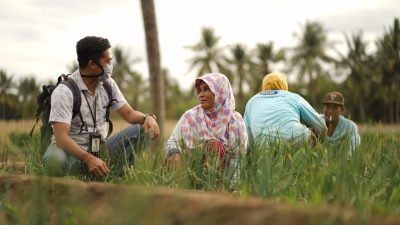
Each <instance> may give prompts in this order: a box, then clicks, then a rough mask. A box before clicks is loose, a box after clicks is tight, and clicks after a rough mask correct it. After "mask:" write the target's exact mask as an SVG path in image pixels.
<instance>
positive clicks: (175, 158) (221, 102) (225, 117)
mask: <svg viewBox="0 0 400 225" xmlns="http://www.w3.org/2000/svg"><path fill="white" fill-rule="evenodd" d="M195 90H196V93H197V96H198V99H199V105H197V106H195V107H193V108H192V109H190V110H188V111H186V112H185V113H184V114H183V115H182V117H181V118H180V119H179V121H178V123H177V125H176V126H175V129H174V130H173V132H172V134H171V136H170V138H169V139H168V141H167V142H166V143H165V153H166V161H167V164H168V165H171V164H177V165H178V167H179V166H180V164H181V163H182V162H181V160H182V159H183V158H184V157H183V155H186V156H188V155H193V154H197V153H199V151H200V154H199V155H200V157H198V159H199V162H200V163H204V161H207V158H209V157H210V156H214V157H215V158H217V159H218V160H220V163H219V164H220V165H219V168H220V169H221V170H223V171H227V172H228V175H229V174H230V176H231V177H233V179H232V181H233V182H234V181H237V179H238V177H239V169H238V167H239V165H238V158H239V155H240V154H241V153H244V152H245V150H246V145H247V132H246V126H245V124H244V120H243V118H242V116H241V115H240V113H238V112H236V111H235V99H234V96H233V92H232V87H231V85H230V83H229V80H228V78H227V77H226V76H225V75H223V74H220V73H210V74H206V75H204V76H201V77H199V78H197V79H196V82H195ZM196 151H197V152H196ZM195 163H196V162H195ZM197 163H198V162H197ZM231 183H232V182H231Z"/></svg>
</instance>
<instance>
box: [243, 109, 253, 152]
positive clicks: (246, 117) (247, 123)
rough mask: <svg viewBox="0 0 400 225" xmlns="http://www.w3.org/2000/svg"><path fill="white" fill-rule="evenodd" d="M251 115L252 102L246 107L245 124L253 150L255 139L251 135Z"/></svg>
mask: <svg viewBox="0 0 400 225" xmlns="http://www.w3.org/2000/svg"><path fill="white" fill-rule="evenodd" d="M249 114H250V102H248V103H247V105H246V109H245V112H244V123H245V127H246V131H247V136H248V144H249V148H251V147H252V146H253V144H254V139H253V134H252V133H251V130H250V117H249Z"/></svg>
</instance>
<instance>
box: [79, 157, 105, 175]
mask: <svg viewBox="0 0 400 225" xmlns="http://www.w3.org/2000/svg"><path fill="white" fill-rule="evenodd" d="M84 162H85V163H86V165H87V166H88V169H89V173H90V174H93V175H95V176H96V177H102V176H105V175H107V174H108V173H109V172H110V170H109V169H108V167H107V165H106V163H105V162H104V161H103V160H101V159H99V158H97V157H95V156H93V155H89V156H88V157H87V158H86V159H85V160H84Z"/></svg>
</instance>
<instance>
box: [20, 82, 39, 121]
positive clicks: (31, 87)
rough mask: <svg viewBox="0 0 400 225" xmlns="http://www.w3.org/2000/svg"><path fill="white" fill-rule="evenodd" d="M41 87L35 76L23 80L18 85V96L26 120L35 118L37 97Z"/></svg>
mask: <svg viewBox="0 0 400 225" xmlns="http://www.w3.org/2000/svg"><path fill="white" fill-rule="evenodd" d="M39 90H40V87H39V85H38V83H37V82H36V78H35V77H33V76H30V77H24V78H21V79H20V81H19V84H18V95H19V97H20V101H21V107H22V110H21V113H22V116H23V117H24V118H30V117H33V116H34V113H35V112H34V111H32V109H33V108H35V105H36V96H37V95H38V94H39Z"/></svg>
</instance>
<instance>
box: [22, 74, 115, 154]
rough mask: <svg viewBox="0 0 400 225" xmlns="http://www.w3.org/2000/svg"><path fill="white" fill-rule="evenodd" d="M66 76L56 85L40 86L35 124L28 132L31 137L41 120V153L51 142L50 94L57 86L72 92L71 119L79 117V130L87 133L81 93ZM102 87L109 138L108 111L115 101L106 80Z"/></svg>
mask: <svg viewBox="0 0 400 225" xmlns="http://www.w3.org/2000/svg"><path fill="white" fill-rule="evenodd" d="M69 75H70V74H68V75H65V74H62V75H61V76H59V77H58V80H57V84H55V85H51V84H50V85H43V86H42V92H41V93H40V94H39V95H38V96H37V99H36V100H37V105H38V106H37V110H36V122H35V124H34V125H33V127H32V130H31V132H30V134H29V135H30V136H32V134H33V131H34V129H35V127H36V124H37V123H38V122H39V119H40V118H42V126H41V127H40V149H41V151H42V153H44V151H45V150H46V148H47V147H48V146H49V145H50V142H51V136H52V135H53V129H52V128H51V124H50V123H49V117H50V109H51V94H52V93H53V91H54V89H55V88H56V87H57V86H58V85H59V84H64V85H66V86H67V87H68V88H69V89H70V90H71V92H72V94H73V106H72V118H71V119H73V118H75V116H77V115H79V118H80V120H81V130H80V133H81V132H82V131H84V130H85V131H87V124H86V122H85V121H84V120H83V117H82V113H81V110H80V107H81V103H82V100H81V93H80V90H79V88H78V85H77V84H76V82H75V81H74V80H73V79H68V76H69ZM103 87H104V89H105V90H106V92H107V96H108V104H107V106H105V108H106V116H105V117H106V122H108V124H109V130H108V134H107V136H109V135H110V134H111V133H112V130H113V125H112V122H111V120H110V109H111V106H112V104H113V102H114V101H117V100H115V99H113V98H112V89H111V85H110V83H109V82H108V80H107V79H104V80H103Z"/></svg>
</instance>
